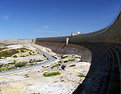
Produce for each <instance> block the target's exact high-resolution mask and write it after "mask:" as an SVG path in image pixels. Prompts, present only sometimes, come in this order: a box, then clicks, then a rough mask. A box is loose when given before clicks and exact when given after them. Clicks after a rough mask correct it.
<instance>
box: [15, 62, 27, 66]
mask: <svg viewBox="0 0 121 94" xmlns="http://www.w3.org/2000/svg"><path fill="white" fill-rule="evenodd" d="M24 66H26V62H19V63H16V64H15V67H24Z"/></svg>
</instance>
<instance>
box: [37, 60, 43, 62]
mask: <svg viewBox="0 0 121 94" xmlns="http://www.w3.org/2000/svg"><path fill="white" fill-rule="evenodd" d="M42 61H43V60H35V62H42Z"/></svg>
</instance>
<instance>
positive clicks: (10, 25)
mask: <svg viewBox="0 0 121 94" xmlns="http://www.w3.org/2000/svg"><path fill="white" fill-rule="evenodd" d="M120 7H121V0H0V40H4V39H30V38H39V37H58V36H68V35H71V33H76V32H81V33H89V32H94V31H97V30H99V29H102V28H105V27H106V26H108V25H110V24H111V23H112V22H113V21H114V19H115V18H116V16H117V14H118V12H119V10H120Z"/></svg>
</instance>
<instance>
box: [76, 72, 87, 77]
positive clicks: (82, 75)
mask: <svg viewBox="0 0 121 94" xmlns="http://www.w3.org/2000/svg"><path fill="white" fill-rule="evenodd" d="M78 76H79V77H86V76H85V75H84V74H82V73H80V74H79V75H78Z"/></svg>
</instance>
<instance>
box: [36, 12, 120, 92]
mask: <svg viewBox="0 0 121 94" xmlns="http://www.w3.org/2000/svg"><path fill="white" fill-rule="evenodd" d="M67 38H69V42H68V43H67V44H66V42H67ZM36 44H39V45H43V46H46V47H49V48H51V49H52V50H54V49H56V50H59V47H60V48H61V49H63V50H64V52H65V53H68V52H69V50H71V51H73V52H75V53H77V54H78V53H79V51H78V50H79V49H80V52H81V50H82V49H83V48H85V49H88V50H86V51H87V52H89V50H90V52H91V55H90V54H89V53H88V54H86V55H87V56H86V57H88V56H90V58H91V66H90V70H89V72H88V74H87V76H86V78H85V80H84V81H83V83H82V84H80V85H79V86H78V88H77V89H76V90H75V92H73V94H120V90H121V87H120V86H121V84H120V83H121V12H120V13H119V14H118V17H117V18H116V20H115V21H114V22H113V23H112V24H111V25H110V26H108V27H106V28H104V29H102V30H99V31H96V32H93V33H88V34H82V35H76V36H65V37H52V38H37V39H36ZM75 45H76V46H77V48H76V46H75ZM70 46H71V47H70ZM73 48H75V49H74V50H75V51H74V50H72V49H73ZM56 50H54V51H56ZM67 50H68V51H67ZM82 51H83V50H82ZM86 51H85V52H86ZM60 52H61V51H60ZM89 60H90V59H89Z"/></svg>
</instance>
